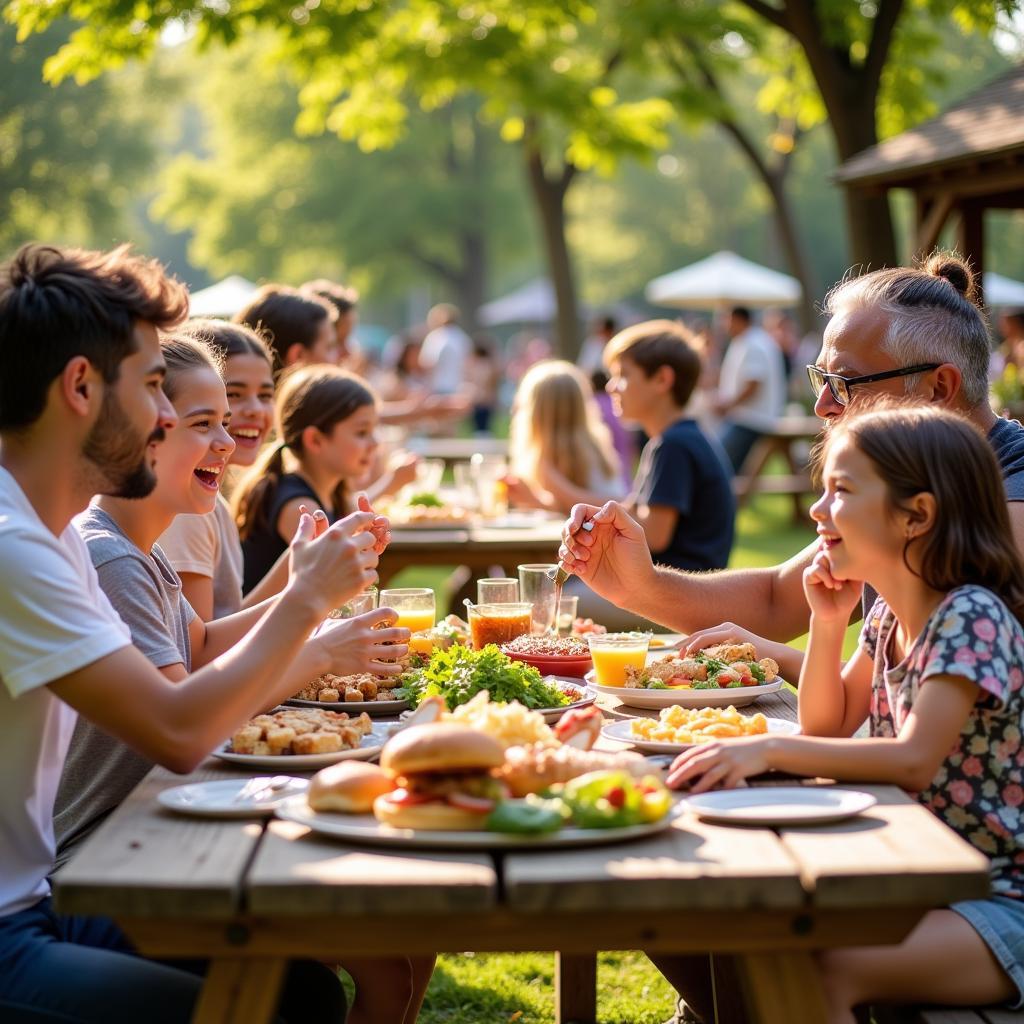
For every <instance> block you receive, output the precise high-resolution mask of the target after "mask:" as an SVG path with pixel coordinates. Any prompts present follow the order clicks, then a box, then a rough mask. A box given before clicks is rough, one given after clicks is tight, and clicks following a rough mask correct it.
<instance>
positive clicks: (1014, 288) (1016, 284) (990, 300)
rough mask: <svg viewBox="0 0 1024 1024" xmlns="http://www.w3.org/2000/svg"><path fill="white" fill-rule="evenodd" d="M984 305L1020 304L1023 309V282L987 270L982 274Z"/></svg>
mask: <svg viewBox="0 0 1024 1024" xmlns="http://www.w3.org/2000/svg"><path fill="white" fill-rule="evenodd" d="M982 281H983V283H984V288H985V305H986V306H1020V307H1021V309H1024V283H1022V282H1020V281H1014V280H1013V279H1012V278H1010V277H1003V275H1002V274H993V273H992V272H991V271H987V272H986V273H985V274H983V275H982Z"/></svg>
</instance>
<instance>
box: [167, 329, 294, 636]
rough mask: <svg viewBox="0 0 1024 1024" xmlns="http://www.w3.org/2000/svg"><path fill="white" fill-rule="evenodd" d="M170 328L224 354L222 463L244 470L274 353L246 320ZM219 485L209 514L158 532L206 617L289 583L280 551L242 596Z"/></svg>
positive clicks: (263, 434) (238, 556)
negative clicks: (230, 445) (226, 442)
mask: <svg viewBox="0 0 1024 1024" xmlns="http://www.w3.org/2000/svg"><path fill="white" fill-rule="evenodd" d="M175 334H176V336H178V337H187V338H193V339H195V340H197V341H201V342H203V343H204V344H206V345H207V346H208V347H209V348H210V349H211V350H213V351H214V352H215V353H217V354H218V355H219V356H220V358H221V359H222V361H223V362H222V365H223V367H224V387H225V390H226V392H227V399H228V409H229V410H230V412H231V418H230V421H229V422H228V425H227V431H228V434H229V435H230V437H231V439H232V440H233V441H234V442H235V450H234V452H232V454H231V457H230V458H229V460H228V466H229V467H232V466H234V467H238V468H240V469H247V468H249V467H250V466H251V465H252V464H253V463H254V462H255V461H256V459H257V458H258V457H259V454H260V449H261V448H262V447H263V445H264V444H265V443H266V440H267V436H268V435H269V433H270V428H271V427H272V426H273V422H274V375H273V358H272V356H271V354H270V350H269V349H268V348H267V345H266V342H264V340H263V338H262V337H260V335H258V334H257V333H256V332H255V331H253V330H252V329H251V328H249V327H246V326H245V325H244V324H232V323H227V322H226V321H224V320H190V321H189V322H188V323H186V324H185V325H184V326H182V327H180V328H178V330H177V331H176V332H175ZM223 490H224V488H223V486H222V487H221V493H219V494H218V495H217V503H216V505H215V506H214V510H213V513H212V514H211V515H179V516H177V517H176V518H175V520H174V522H173V523H171V525H170V527H169V528H168V529H167V531H166V532H165V533H164V534H163V536H161V538H160V547H161V549H162V550H163V552H164V554H165V555H166V556H167V558H168V561H169V562H170V563H171V565H172V566H173V568H174V570H175V572H177V573H178V575H179V576H180V577H181V586H182V590H183V592H184V594H185V597H186V598H187V599H188V603H189V604H190V605H191V606H192V608H193V609H194V610H195V612H196V614H197V615H198V616H199V617H200V618H201V619H202V620H203V621H204V622H209V621H210V620H211V619H219V618H223V616H225V615H231V614H233V613H234V612H237V611H239V610H240V609H242V608H251V607H252V606H253V605H255V604H258V603H259V602H260V601H262V600H264V599H266V598H268V597H272V596H273V595H274V594H276V593H278V592H279V591H280V590H281V588H282V587H283V586H284V585H285V583H287V581H288V558H287V556H286V555H285V556H282V557H281V558H279V559H278V561H277V563H276V564H275V565H274V566H273V567H272V568H271V570H270V571H269V572H268V573H267V574H266V576H264V577H263V579H262V580H260V581H259V582H258V583H257V584H256V586H254V587H253V589H252V590H251V591H250V592H249V593H248V594H247V595H246V596H245V597H244V598H243V597H242V567H243V560H242V543H241V541H240V540H239V537H238V527H236V526H235V521H234V518H233V517H232V515H231V509H230V507H229V505H228V503H227V501H226V500H225V499H224V494H223Z"/></svg>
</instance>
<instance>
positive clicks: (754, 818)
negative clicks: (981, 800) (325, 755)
mask: <svg viewBox="0 0 1024 1024" xmlns="http://www.w3.org/2000/svg"><path fill="white" fill-rule="evenodd" d="M299 799H301V798H299ZM877 802H878V801H877V800H876V799H875V797H873V796H872V795H871V794H870V793H861V792H859V791H858V790H855V789H836V788H834V787H831V786H755V787H753V788H749V789H725V790H719V791H717V792H714V793H701V794H699V795H698V796H691V797H688V798H687V799H686V800H684V801H683V805H682V806H684V807H686V808H687V809H688V810H691V811H693V812H694V814H696V815H698V816H699V817H701V818H703V819H704V820H705V821H715V822H719V823H721V824H725V825H823V824H826V823H828V822H833V821H843V820H844V819H846V818H852V817H853V816H854V815H857V814H862V813H863V812H864V811H866V810H867V809H868V808H869V807H873V806H874V805H875V804H876V803H877Z"/></svg>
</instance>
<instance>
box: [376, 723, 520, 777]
mask: <svg viewBox="0 0 1024 1024" xmlns="http://www.w3.org/2000/svg"><path fill="white" fill-rule="evenodd" d="M504 763H505V748H504V747H503V746H502V745H501V744H500V743H499V742H498V741H497V740H496V739H493V738H492V737H491V736H488V735H487V734H486V733H483V732H478V731H477V730H476V729H471V728H470V727H469V726H468V725H462V724H460V723H458V722H435V723H433V724H430V725H412V726H410V727H409V728H407V729H403V730H402V731H401V732H400V733H398V734H397V735H396V736H393V737H392V738H391V739H390V740H388V742H387V743H386V744H385V745H384V749H383V751H381V755H380V766H381V768H383V769H384V770H385V771H386V772H390V773H391V774H392V775H411V774H413V773H415V772H462V771H490V770H491V769H492V768H499V767H501V765H503V764H504Z"/></svg>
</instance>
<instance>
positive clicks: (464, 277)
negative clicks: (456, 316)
mask: <svg viewBox="0 0 1024 1024" xmlns="http://www.w3.org/2000/svg"><path fill="white" fill-rule="evenodd" d="M459 250H460V252H461V257H462V258H461V260H460V261H459V262H460V263H461V271H462V272H461V274H460V278H459V286H458V293H459V309H460V310H461V312H462V325H463V327H465V329H466V330H467V331H469V333H470V334H472V333H473V332H474V331H476V330H477V328H478V327H479V326H480V325H479V322H478V321H477V318H476V317H477V312H478V311H479V309H480V307H481V306H482V305H483V304H484V299H485V298H486V295H487V239H486V236H485V234H484V232H483V231H482V230H473V229H467V230H465V231H463V232H462V234H461V236H460V238H459Z"/></svg>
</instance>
